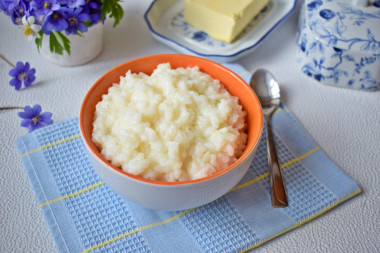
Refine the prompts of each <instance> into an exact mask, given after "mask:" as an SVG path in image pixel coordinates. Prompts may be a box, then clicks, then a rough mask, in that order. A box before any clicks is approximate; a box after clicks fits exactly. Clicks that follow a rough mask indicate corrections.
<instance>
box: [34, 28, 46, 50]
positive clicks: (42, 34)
mask: <svg viewBox="0 0 380 253" xmlns="http://www.w3.org/2000/svg"><path fill="white" fill-rule="evenodd" d="M38 34H39V35H40V37H39V38H36V39H35V40H34V42H35V43H36V45H37V50H38V52H40V48H41V46H42V38H43V37H44V33H43V32H42V30H40V31H39V32H38Z"/></svg>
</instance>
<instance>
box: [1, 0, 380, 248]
mask: <svg viewBox="0 0 380 253" xmlns="http://www.w3.org/2000/svg"><path fill="white" fill-rule="evenodd" d="M149 4H150V1H147V0H145V1H137V0H135V1H126V3H124V4H123V6H124V10H125V16H124V18H123V20H122V21H121V23H120V25H119V26H117V27H116V28H112V24H111V23H112V22H108V23H106V25H105V45H104V49H103V51H102V53H101V54H100V56H99V57H97V58H96V59H95V60H94V61H92V62H91V63H89V64H86V65H84V66H79V67H73V68H63V67H58V66H55V65H53V64H51V63H49V62H47V61H45V60H44V59H43V58H42V57H41V56H40V55H39V54H38V52H37V49H36V47H35V45H34V43H33V42H31V43H28V41H27V39H26V38H25V37H24V36H23V35H22V31H21V30H19V29H17V28H16V27H15V26H14V25H13V24H12V23H11V21H10V19H9V18H8V17H7V16H5V15H4V14H0V22H1V26H0V42H1V43H0V53H1V54H3V55H5V56H6V57H7V58H8V59H9V60H11V61H12V62H14V63H15V62H17V61H23V62H25V61H28V62H29V63H30V64H31V65H32V67H34V68H36V70H37V74H36V75H37V79H38V80H37V81H36V83H35V84H34V85H33V86H32V87H30V88H28V89H25V90H20V91H15V90H14V88H13V87H10V86H9V85H8V82H9V80H10V77H9V76H8V71H9V69H10V67H9V66H8V65H7V64H6V63H5V62H3V61H0V80H1V86H2V87H1V93H2V94H1V96H0V106H25V105H34V104H36V103H38V104H40V105H41V106H42V108H43V110H44V111H50V112H52V113H53V119H54V121H55V122H58V121H62V120H66V119H70V118H73V117H77V116H78V115H79V108H80V105H81V101H82V99H83V97H84V95H85V94H86V92H87V90H88V89H89V87H90V86H91V85H92V84H93V83H94V82H95V81H96V80H97V79H98V78H99V77H100V76H101V75H102V74H103V73H105V72H106V71H108V70H109V69H111V68H112V67H114V66H117V65H118V64H120V63H123V62H125V61H128V60H130V59H134V58H137V57H141V56H145V55H151V54H158V53H176V52H175V51H174V50H172V49H171V48H169V47H167V46H164V45H162V44H160V43H159V42H157V41H155V40H154V39H153V38H152V36H151V34H150V32H149V29H148V27H147V26H146V24H145V21H144V18H143V14H144V12H145V10H146V9H147V7H148V6H149ZM299 7H300V2H299V3H298V4H297V9H296V10H295V12H293V14H292V15H291V16H289V17H288V18H287V19H286V20H285V22H283V23H282V24H281V25H280V26H278V27H277V28H276V29H275V31H274V32H273V33H271V34H270V35H269V36H268V37H267V38H266V39H265V40H264V41H263V42H262V43H261V45H259V46H258V48H257V50H255V51H254V52H253V53H251V54H249V55H247V56H245V57H243V58H241V59H240V60H238V62H239V63H240V64H241V65H243V66H244V67H245V68H247V69H248V70H249V71H252V72H253V71H254V70H256V69H258V68H267V69H269V70H270V71H271V72H272V73H273V74H274V75H275V76H276V78H277V79H278V80H279V81H280V83H281V91H282V96H283V102H284V104H285V105H287V106H288V107H289V109H290V110H291V111H292V113H293V114H295V116H296V117H297V118H298V119H299V121H300V122H301V123H302V124H303V125H304V126H305V127H306V129H307V130H308V131H309V132H310V133H311V135H312V136H313V137H314V139H315V140H316V142H317V143H319V145H320V147H321V148H322V149H323V150H324V151H325V152H326V153H327V154H328V155H329V156H330V158H331V159H332V160H333V161H334V162H335V163H336V164H337V165H338V166H340V167H341V168H342V169H343V170H344V171H345V172H346V173H347V174H348V175H349V176H351V177H352V178H353V179H354V180H356V181H357V182H358V184H359V185H360V187H361V188H362V189H363V193H362V194H361V195H360V196H358V197H355V198H354V199H352V200H350V201H348V202H346V203H344V204H342V205H340V206H339V207H337V208H335V209H333V210H331V211H329V212H327V213H326V214H324V215H322V216H321V217H319V218H317V219H315V220H313V221H311V222H310V223H308V224H306V225H304V226H302V227H301V228H298V229H295V230H293V231H291V232H289V233H286V234H285V235H282V236H280V237H278V238H276V239H274V240H272V241H269V242H268V243H266V244H264V245H262V246H261V247H259V248H258V249H257V250H256V251H258V252H378V249H379V248H380V240H379V234H380V225H379V221H380V211H379V210H380V197H379V193H380V176H379V172H380V165H379V164H380V158H379V157H380V148H379V144H380V131H379V130H380V113H379V108H380V93H379V92H362V91H354V90H348V89H342V88H335V87H330V86H325V85H322V84H319V83H318V82H316V81H314V80H313V79H311V78H308V77H306V76H305V75H304V74H302V73H301V71H300V69H299V67H298V66H297V65H296V62H295V51H296V45H295V39H296V26H297V20H298V14H299ZM19 125H20V118H18V116H17V111H12V110H10V111H0V129H1V132H0V141H1V145H0V156H1V159H0V170H1V173H0V185H1V188H0V199H1V202H0V224H1V230H0V252H56V249H55V245H54V242H53V239H52V237H51V235H50V232H49V229H48V227H47V224H46V222H45V220H44V217H43V214H42V211H41V208H40V207H39V205H38V204H37V202H36V199H35V196H34V193H33V190H32V187H31V185H30V183H29V180H28V178H27V175H26V173H25V170H24V167H23V165H22V163H21V159H20V157H19V155H18V153H17V151H16V147H15V140H16V138H18V137H20V136H23V135H25V134H26V133H27V130H26V129H25V128H22V127H20V126H19Z"/></svg>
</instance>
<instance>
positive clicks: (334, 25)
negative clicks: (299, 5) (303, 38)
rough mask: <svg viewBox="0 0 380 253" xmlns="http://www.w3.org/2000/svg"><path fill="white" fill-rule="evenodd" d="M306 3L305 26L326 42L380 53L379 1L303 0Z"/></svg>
mask: <svg viewBox="0 0 380 253" xmlns="http://www.w3.org/2000/svg"><path fill="white" fill-rule="evenodd" d="M360 2H366V6H361V5H360ZM305 4H306V13H305V14H304V15H306V16H305V17H306V20H307V24H306V25H307V27H308V29H309V31H310V32H311V33H312V36H314V37H316V38H318V40H320V41H321V42H323V43H324V44H325V45H327V46H334V47H336V48H341V49H346V50H351V51H368V52H373V53H376V52H377V53H380V1H374V2H373V3H372V4H371V3H370V2H368V3H367V1H358V0H352V1H347V0H346V1H343V0H341V1H338V0H306V2H305Z"/></svg>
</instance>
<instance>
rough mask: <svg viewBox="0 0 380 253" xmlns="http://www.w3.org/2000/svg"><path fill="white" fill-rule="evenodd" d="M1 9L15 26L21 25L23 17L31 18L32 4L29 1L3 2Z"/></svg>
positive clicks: (7, 0)
mask: <svg viewBox="0 0 380 253" xmlns="http://www.w3.org/2000/svg"><path fill="white" fill-rule="evenodd" d="M1 1H2V4H1V8H2V9H4V12H5V14H6V15H8V16H10V17H11V19H12V22H13V23H14V24H15V25H20V24H21V18H22V17H23V16H27V17H29V15H30V6H29V5H30V4H29V1H27V0H1Z"/></svg>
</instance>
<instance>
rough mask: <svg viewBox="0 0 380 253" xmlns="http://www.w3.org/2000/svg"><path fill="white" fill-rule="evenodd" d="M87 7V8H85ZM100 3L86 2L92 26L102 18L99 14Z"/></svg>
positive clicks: (96, 0)
mask: <svg viewBox="0 0 380 253" xmlns="http://www.w3.org/2000/svg"><path fill="white" fill-rule="evenodd" d="M86 7H87V6H86ZM101 7H102V2H101V1H99V0H92V1H90V2H88V12H89V14H90V19H91V22H92V24H97V23H98V21H99V19H100V18H101V16H102V12H101Z"/></svg>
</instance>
